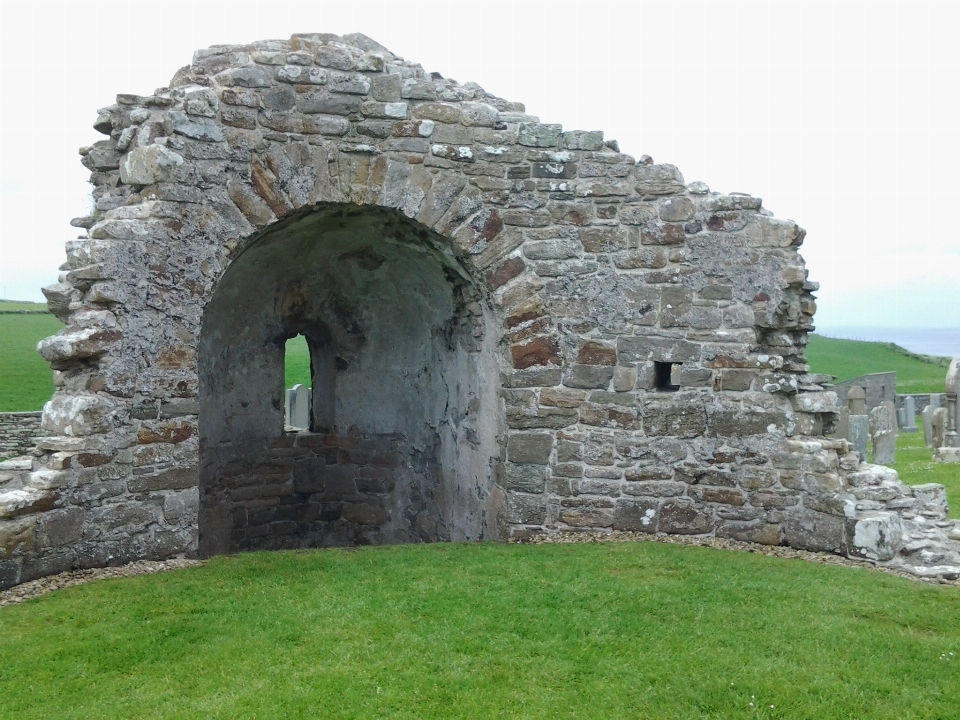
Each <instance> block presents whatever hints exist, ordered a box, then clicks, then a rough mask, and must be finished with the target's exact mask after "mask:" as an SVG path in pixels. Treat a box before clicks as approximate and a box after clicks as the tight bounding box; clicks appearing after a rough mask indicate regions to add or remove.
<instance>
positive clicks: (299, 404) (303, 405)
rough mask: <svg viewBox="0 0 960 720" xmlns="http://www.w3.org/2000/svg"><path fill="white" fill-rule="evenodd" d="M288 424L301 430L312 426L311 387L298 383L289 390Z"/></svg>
mask: <svg viewBox="0 0 960 720" xmlns="http://www.w3.org/2000/svg"><path fill="white" fill-rule="evenodd" d="M287 425H289V426H290V427H294V428H297V429H300V430H305V429H307V428H309V427H310V388H307V387H304V386H303V385H300V384H297V385H294V386H293V387H292V388H290V389H289V390H288V391H287Z"/></svg>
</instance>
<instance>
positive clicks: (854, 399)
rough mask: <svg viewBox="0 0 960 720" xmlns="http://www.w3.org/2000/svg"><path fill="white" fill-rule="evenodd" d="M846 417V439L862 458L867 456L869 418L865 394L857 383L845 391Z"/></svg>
mask: <svg viewBox="0 0 960 720" xmlns="http://www.w3.org/2000/svg"><path fill="white" fill-rule="evenodd" d="M847 410H848V412H849V413H850V414H849V416H848V417H847V427H848V430H849V434H848V435H847V440H849V441H850V444H851V445H853V449H854V450H855V451H856V452H858V453H860V457H861V458H862V459H864V460H865V459H866V457H867V443H868V442H869V440H870V418H869V417H867V394H866V393H865V392H864V391H863V388H862V387H860V386H859V385H854V386H853V387H852V388H850V390H849V391H848V392H847Z"/></svg>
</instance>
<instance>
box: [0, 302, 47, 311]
mask: <svg viewBox="0 0 960 720" xmlns="http://www.w3.org/2000/svg"><path fill="white" fill-rule="evenodd" d="M23 311H26V312H36V313H45V312H48V310H47V304H46V303H34V302H20V301H18V300H0V313H3V312H23Z"/></svg>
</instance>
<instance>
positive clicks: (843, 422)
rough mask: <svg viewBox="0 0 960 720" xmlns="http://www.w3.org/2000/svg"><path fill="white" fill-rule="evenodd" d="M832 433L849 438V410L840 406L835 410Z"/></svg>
mask: <svg viewBox="0 0 960 720" xmlns="http://www.w3.org/2000/svg"><path fill="white" fill-rule="evenodd" d="M834 435H836V437H838V438H844V439H846V440H849V439H850V410H849V409H848V408H845V407H841V408H840V409H839V410H838V411H837V425H836V430H834Z"/></svg>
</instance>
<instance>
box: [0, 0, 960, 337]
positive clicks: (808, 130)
mask: <svg viewBox="0 0 960 720" xmlns="http://www.w3.org/2000/svg"><path fill="white" fill-rule="evenodd" d="M0 8H2V17H0V33H2V35H0V103H2V111H0V123H2V125H0V185H2V187H0V189H2V197H0V297H6V298H13V299H23V300H42V299H43V297H42V295H41V294H40V291H39V287H40V286H41V285H46V284H50V283H53V282H56V276H57V267H58V266H59V265H60V264H61V263H62V262H63V259H64V254H63V243H64V241H65V240H68V239H71V238H73V237H76V236H77V231H76V229H74V228H71V227H70V226H69V224H68V223H69V220H70V218H71V217H76V216H78V215H83V214H86V211H87V207H88V197H89V195H88V191H89V186H88V185H87V183H86V178H87V176H88V174H89V173H88V171H87V170H86V169H85V168H84V167H83V166H82V165H81V164H80V157H79V155H78V154H77V148H78V147H80V146H82V145H89V144H91V143H93V142H96V141H97V140H98V139H101V138H102V136H100V135H99V134H98V133H96V132H95V131H94V130H93V129H92V127H91V125H92V123H93V121H94V119H95V118H96V110H97V108H100V107H104V106H106V105H110V104H111V103H112V102H113V101H114V96H115V95H116V94H117V93H138V94H149V93H151V92H153V90H154V89H155V88H158V87H161V86H164V85H166V84H167V83H168V82H169V80H170V78H171V77H172V76H173V74H174V72H175V71H176V70H177V69H178V68H179V67H181V66H183V65H185V64H187V63H189V62H190V58H191V54H192V51H193V50H195V49H197V48H204V47H208V46H210V45H213V44H222V43H245V42H250V41H253V40H260V39H267V38H286V37H289V36H290V34H291V33H294V32H333V33H338V34H344V33H350V32H362V33H364V34H366V35H369V36H370V37H372V38H374V39H375V40H377V41H378V42H380V43H381V44H383V45H385V46H386V47H388V48H390V49H391V50H392V51H393V52H394V53H396V54H398V55H401V56H403V57H405V58H407V59H410V60H414V61H416V62H419V63H421V64H422V65H423V66H424V68H425V69H426V70H428V71H438V72H440V73H442V74H443V75H444V77H450V78H455V79H456V80H458V81H460V82H467V81H470V80H472V81H475V82H478V83H479V84H480V85H482V86H483V87H484V88H486V89H487V90H488V91H490V92H492V93H494V94H497V95H500V96H502V97H505V98H507V99H510V100H516V101H520V102H524V103H526V106H527V111H528V112H530V113H533V114H536V115H539V116H540V119H541V120H542V121H543V122H559V123H562V124H563V126H564V128H565V129H568V130H571V129H583V130H604V131H605V133H606V137H607V138H608V139H617V140H618V141H619V142H620V148H621V150H623V151H624V152H627V153H630V154H632V155H633V156H634V157H639V156H641V155H643V154H648V155H651V156H653V158H654V159H655V161H657V162H664V163H671V164H674V165H677V166H678V167H679V168H680V170H681V171H682V172H683V174H684V177H685V179H686V181H687V182H690V181H693V180H702V181H704V182H706V183H707V184H708V185H709V186H710V188H711V189H712V190H719V191H723V192H730V191H738V192H748V193H750V194H752V195H756V196H759V197H762V198H763V200H764V206H765V207H767V208H768V209H770V210H771V211H773V212H774V213H775V214H776V215H777V216H778V217H788V218H791V219H793V220H796V221H797V222H799V223H800V225H802V226H803V227H804V228H806V229H807V231H808V234H807V239H806V242H805V244H804V246H803V248H802V252H803V255H804V257H805V258H806V260H807V267H808V268H809V269H810V277H811V278H812V279H814V280H817V281H819V282H820V283H821V291H820V294H819V298H820V299H819V303H818V304H819V310H818V312H817V325H818V326H820V327H821V328H829V327H831V326H840V325H857V326H862V327H871V326H872V327H882V326H889V327H911V326H912V327H930V328H934V327H953V328H956V327H957V326H958V324H960V320H958V317H960V314H958V308H960V235H958V230H957V227H956V226H955V225H954V224H953V223H954V222H955V217H956V214H957V213H956V211H955V208H956V206H957V201H956V197H957V193H956V186H957V179H958V174H960V162H958V161H960V132H958V130H957V125H958V117H957V111H956V109H955V107H956V104H957V97H956V96H957V89H958V85H960V81H958V77H960V72H958V70H960V68H958V64H960V60H958V53H957V47H958V45H960V30H958V27H960V25H958V20H960V5H958V4H957V3H953V2H942V3H924V2H917V1H915V0H912V1H910V2H887V3H884V2H836V1H832V2H813V1H809V2H776V1H766V2H724V1H722V0H717V1H715V2H677V1H673V2H622V3H618V2H600V1H596V0H581V1H580V2H561V1H558V0H553V1H552V2H522V1H520V0H511V1H510V2H493V1H491V0H485V1H484V2H470V1H464V2H453V1H452V0H447V1H445V2H417V1H416V0H407V1H404V2H356V1H348V0H340V1H339V2H321V1H318V0H313V1H311V2H283V1H281V0H270V1H269V2H267V1H263V2H255V3H248V2H203V1H202V0H191V1H190V2H186V3H176V2H170V1H161V2H139V1H134V0H126V1H125V2H119V3H116V2H82V1H78V0H72V1H71V2H49V3H47V2H37V1H34V0H31V1H30V2H8V1H4V2H2V5H0Z"/></svg>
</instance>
